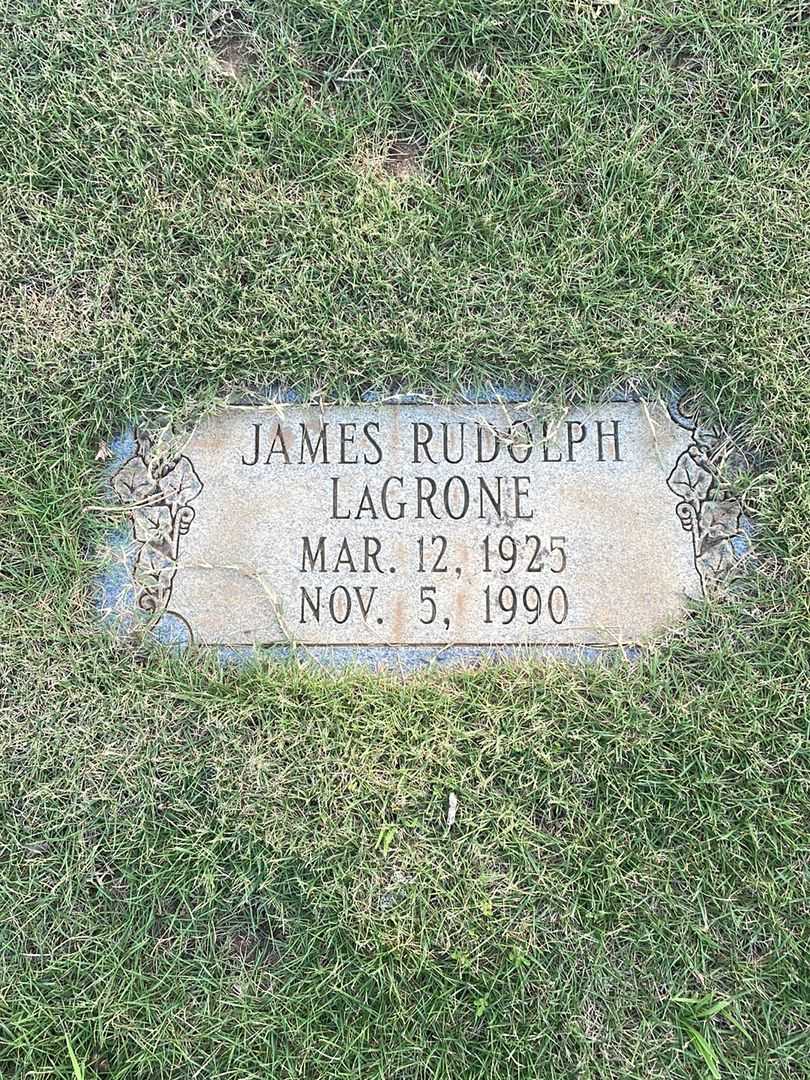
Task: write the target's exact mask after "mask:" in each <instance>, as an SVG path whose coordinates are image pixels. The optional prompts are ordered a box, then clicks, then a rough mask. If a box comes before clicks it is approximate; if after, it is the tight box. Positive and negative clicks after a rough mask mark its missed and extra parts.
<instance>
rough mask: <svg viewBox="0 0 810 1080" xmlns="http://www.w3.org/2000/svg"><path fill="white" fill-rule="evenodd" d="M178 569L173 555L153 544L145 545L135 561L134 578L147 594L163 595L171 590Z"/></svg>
mask: <svg viewBox="0 0 810 1080" xmlns="http://www.w3.org/2000/svg"><path fill="white" fill-rule="evenodd" d="M176 569H177V568H176V566H175V563H174V560H173V559H172V557H171V555H169V554H167V552H165V551H164V550H162V549H161V548H159V547H155V546H153V545H152V544H144V546H143V547H142V548H141V550H140V552H139V553H138V558H137V559H136V560H135V570H134V574H133V577H134V579H135V583H136V584H137V585H139V586H140V587H141V588H142V589H143V590H144V591H145V592H157V593H162V592H164V591H165V590H169V589H171V585H172V579H173V578H174V575H175V571H176Z"/></svg>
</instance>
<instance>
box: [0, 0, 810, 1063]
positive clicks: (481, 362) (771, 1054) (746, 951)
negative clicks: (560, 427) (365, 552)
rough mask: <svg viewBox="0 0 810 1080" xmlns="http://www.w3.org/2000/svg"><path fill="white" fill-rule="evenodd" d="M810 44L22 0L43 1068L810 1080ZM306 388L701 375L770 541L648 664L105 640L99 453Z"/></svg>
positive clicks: (31, 1040) (596, 387)
mask: <svg viewBox="0 0 810 1080" xmlns="http://www.w3.org/2000/svg"><path fill="white" fill-rule="evenodd" d="M809 55H810V18H809V16H808V11H807V8H806V5H804V4H802V3H799V2H798V0H795V2H794V0H785V2H782V3H773V2H759V0H736V2H728V0H709V2H707V3H698V2H697V0H686V2H684V3H681V4H678V5H670V4H664V3H632V2H624V0H620V2H619V3H593V4H591V3H586V2H584V0H583V2H579V0H566V2H562V0H555V2H553V3H550V4H547V5H536V4H533V3H532V4H530V3H516V2H514V0H510V2H502V0H490V2H489V3H487V4H483V3H480V2H479V0H464V2H459V3H451V2H449V0H434V2H433V3H428V2H427V0H414V2H412V3H408V4H403V5H392V4H388V3H383V2H380V0H376V2H371V3H362V2H360V3H349V2H348V0H344V2H335V0H326V2H322V3H310V4H306V3H299V2H289V3H278V4H272V5H259V4H256V3H243V4H240V5H239V7H238V9H237V8H236V7H233V8H228V7H227V5H203V4H201V5H190V4H187V3H179V2H176V3H167V2H165V0H157V2H155V3H152V4H141V5H139V4H136V3H119V2H113V3H107V4H103V3H101V2H100V0H83V2H74V3H54V2H53V0H42V2H37V3H35V2H29V3H19V2H17V0H11V2H9V3H7V4H5V5H4V6H3V7H2V10H0V76H2V77H1V78H0V121H2V123H0V239H1V240H2V243H0V260H2V263H1V265H2V274H0V288H2V293H3V296H2V305H0V336H1V337H2V354H0V355H1V356H2V370H1V371H0V391H2V393H1V394H0V401H2V406H0V417H2V420H1V421H0V454H2V465H0V552H2V554H1V555H0V567H1V568H2V581H3V598H2V604H1V605H0V680H2V682H1V683H0V800H1V802H0V810H1V811H2V823H3V828H2V830H1V831H0V1076H2V1077H3V1078H5V1077H15V1078H16V1077H31V1078H34V1077H36V1078H40V1077H74V1080H75V1078H76V1077H78V1076H85V1077H86V1078H88V1080H89V1078H92V1077H96V1076H106V1077H115V1078H119V1077H120V1078H124V1077H126V1078H138V1080H143V1078H153V1077H154V1078H158V1077H160V1078H161V1080H163V1078H171V1080H173V1078H178V1080H179V1078H186V1077H208V1076H211V1077H221V1078H227V1080H246V1078H253V1077H256V1078H265V1077H272V1078H273V1080H285V1078H287V1077H301V1078H304V1077H306V1078H307V1080H310V1078H312V1080H314V1078H321V1077H324V1078H329V1080H344V1078H345V1080H348V1078H350V1077H351V1078H358V1077H362V1078H364V1080H365V1078H373V1077H379V1078H381V1080H382V1078H385V1080H392V1078H395V1077H397V1078H398V1077H402V1078H422V1077H425V1078H427V1077H430V1078H433V1077H436V1078H447V1080H451V1078H452V1080H463V1078H467V1077H469V1078H478V1077H492V1078H495V1077H498V1078H500V1077H504V1078H507V1077H508V1078H510V1080H511V1078H521V1077H522V1078H527V1080H528V1078H535V1077H537V1078H549V1080H559V1078H567V1077H571V1078H574V1077H576V1078H585V1077H594V1078H603V1077H609V1078H614V1077H615V1078H620V1077H621V1078H628V1080H630V1078H642V1077H643V1078H652V1077H661V1078H667V1080H669V1078H672V1080H686V1078H702V1077H716V1076H721V1077H724V1078H725V1077H729V1078H730V1077H735V1078H739V1080H751V1078H769V1080H770V1078H780V1080H781V1078H791V1080H792V1078H794V1077H804V1076H810V1044H809V1042H808V1030H809V1028H808V1025H809V1024H810V989H808V975H809V974H810V972H808V966H809V965H808V954H809V953H810V940H809V938H810V935H808V922H810V897H808V834H809V832H810V792H809V791H808V779H809V778H810V762H808V743H807V738H808V719H807V686H808V670H809V669H810V664H808V653H807V649H808V645H807V641H808V588H807V582H808V569H809V568H810V567H809V565H808V564H809V562H810V560H808V554H807V522H808V511H809V510H810V484H809V483H808V481H809V480H810V469H809V468H808V465H809V464H810V463H809V462H808V451H807V447H808V437H809V436H810V431H809V430H808V428H809V427H810V424H808V415H809V414H810V376H809V375H808V366H807V350H808V337H809V336H810V335H808V320H807V300H806V297H807V289H808V282H809V280H810V275H808V258H810V256H809V255H808V253H809V252H810V212H808V211H809V210H810V207H808V201H810V200H808V190H810V189H809V186H808V179H807V158H808V116H809V115H810V109H808V103H809V98H810V95H809V94H808V89H809V87H808V82H809V75H810V63H809V62H808V56H809ZM270 380H278V381H281V382H282V383H284V384H285V385H287V386H292V387H295V388H297V389H298V390H299V391H300V392H302V393H305V394H308V395H312V396H313V397H319V396H325V397H331V398H340V399H344V400H345V399H348V398H350V397H351V396H353V395H355V396H356V395H357V394H358V393H360V392H363V391H368V390H390V389H392V388H394V387H401V388H406V389H410V390H421V391H423V392H425V393H428V394H430V395H432V396H434V397H436V398H441V399H445V398H448V397H450V396H452V394H453V392H454V391H455V390H457V389H458V388H466V387H470V386H481V385H485V384H487V383H490V382H495V383H496V384H498V385H502V384H503V383H505V382H512V383H522V382H526V381H528V382H530V383H532V384H534V385H539V386H540V387H541V392H542V393H544V394H545V396H546V397H548V398H549V399H550V400H559V399H560V398H564V397H566V396H572V397H582V396H584V397H595V396H599V395H604V394H609V393H610V392H611V391H612V390H613V389H615V388H616V387H618V386H627V385H631V386H635V387H638V388H646V389H648V390H649V392H651V393H654V392H658V391H660V392H669V390H670V389H671V388H672V387H673V386H679V387H698V388H700V389H702V390H703V392H704V396H705V398H706V400H707V401H708V402H709V403H716V404H717V405H718V406H719V408H720V409H721V411H722V414H723V416H724V417H725V418H726V419H727V421H728V422H729V423H730V424H731V425H733V427H734V428H735V430H736V431H737V432H738V434H739V438H740V440H741V442H742V443H743V445H744V447H745V452H746V454H747V456H748V460H749V468H748V470H747V471H746V473H745V474H744V475H743V477H742V478H741V480H740V486H741V489H742V491H743V493H744V494H745V497H746V499H747V502H748V506H749V508H750V511H751V514H752V517H753V519H754V521H755V522H756V526H757V533H758V534H757V537H756V551H757V561H756V564H754V565H752V566H751V569H750V574H749V577H748V578H747V579H746V582H745V585H744V588H742V590H741V591H740V592H739V593H738V594H737V595H735V596H733V597H730V598H728V599H726V600H725V601H724V602H722V603H718V604H713V605H711V606H704V607H703V608H701V609H700V610H699V611H697V612H696V613H695V614H694V616H693V617H692V618H690V620H689V621H688V623H687V624H686V625H685V627H684V629H683V632H679V633H678V634H676V635H672V636H671V637H670V638H668V639H667V640H665V641H662V642H660V643H658V644H657V645H655V646H654V647H651V648H649V649H648V650H645V652H644V654H643V655H642V657H641V659H640V660H639V661H638V662H637V663H635V664H632V665H630V664H627V663H625V662H623V661H618V662H616V663H615V664H613V665H608V666H602V667H588V668H584V667H570V666H565V665H559V664H539V665H526V664H522V665H514V666H512V667H497V666H484V667H482V668H481V669H480V670H474V671H459V672H452V673H436V672H428V673H426V674H424V675H421V676H418V677H415V678H411V679H408V680H400V679H398V678H396V677H395V676H386V677H382V678H381V677H377V676H372V675H369V674H368V673H363V672H350V673H344V674H341V675H339V676H337V675H335V674H334V673H329V672H324V671H320V670H312V669H309V668H306V667H302V666H301V665H300V664H298V663H297V662H290V663H288V664H285V665H278V664H274V663H271V662H269V661H267V660H261V659H260V660H258V661H257V662H256V663H255V664H254V665H252V666H248V667H246V668H242V669H236V668H230V669H222V668H220V667H218V666H217V665H216V664H215V663H214V662H213V661H212V660H211V659H210V658H205V657H200V656H191V655H187V656H185V657H181V658H172V657H169V656H167V655H166V654H165V653H161V652H160V651H152V652H149V653H148V654H147V655H145V656H143V655H141V654H139V653H137V652H136V651H135V650H133V649H131V648H122V647H121V646H120V645H116V644H115V643H114V642H112V641H110V640H108V639H106V638H105V637H103V636H102V635H100V633H99V630H98V627H97V623H96V619H95V614H94V609H93V603H92V583H93V580H94V576H95V574H96V573H97V569H98V567H97V560H96V558H95V552H96V551H97V550H98V545H99V543H100V540H101V537H102V534H103V528H104V522H103V520H102V519H101V517H100V515H98V514H95V513H93V512H91V511H89V510H87V507H88V506H91V505H94V504H97V503H98V502H99V500H100V499H101V498H103V462H102V461H97V460H96V457H97V454H98V453H99V450H100V449H101V450H102V454H101V456H102V457H103V444H104V443H107V442H109V441H110V440H112V438H113V437H114V436H115V434H116V433H117V432H120V431H121V430H122V429H123V428H125V427H126V426H127V424H128V423H130V422H131V421H132V420H134V419H136V418H144V417H146V418H149V417H150V416H156V415H158V414H159V413H160V412H161V411H164V410H170V411H172V412H173V413H174V414H175V415H177V416H187V415H191V414H193V412H194V409H195V408H202V407H206V406H208V405H210V403H211V402H212V401H213V400H215V399H216V398H217V397H219V396H221V395H223V394H224V393H226V392H227V391H228V390H230V389H232V388H241V387H245V386H254V385H257V384H265V383H267V382H268V381H270ZM451 793H453V794H455V795H456V796H457V798H458V817H457V820H456V823H455V824H454V826H453V827H452V829H448V828H447V827H446V824H445V822H446V813H447V806H448V800H449V797H450V794H451Z"/></svg>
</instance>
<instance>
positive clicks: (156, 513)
mask: <svg viewBox="0 0 810 1080" xmlns="http://www.w3.org/2000/svg"><path fill="white" fill-rule="evenodd" d="M132 531H133V534H134V536H135V539H136V540H139V541H140V542H141V543H149V544H166V545H169V544H171V538H172V512H171V510H170V509H169V507H168V506H142V507H139V508H138V509H137V510H133V511H132Z"/></svg>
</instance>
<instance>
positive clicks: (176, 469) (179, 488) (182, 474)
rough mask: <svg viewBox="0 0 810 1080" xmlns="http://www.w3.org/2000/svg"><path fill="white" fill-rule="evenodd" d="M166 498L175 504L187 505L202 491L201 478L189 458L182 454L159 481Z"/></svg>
mask: <svg viewBox="0 0 810 1080" xmlns="http://www.w3.org/2000/svg"><path fill="white" fill-rule="evenodd" d="M158 483H159V484H160V490H161V491H162V492H163V497H164V500H165V501H166V502H167V503H170V504H172V505H174V506H186V505H187V504H188V503H190V502H191V501H192V499H196V498H197V496H198V495H199V494H200V492H201V491H202V484H201V482H200V478H199V477H198V476H197V474H196V472H195V471H194V466H193V465H192V464H191V462H190V461H189V459H188V458H187V457H185V456H181V457H179V458H178V459H177V461H176V462H175V464H174V466H173V467H172V468H171V469H170V470H169V471H168V472H167V473H166V474H165V476H162V477H161V478H160V480H159V481H158Z"/></svg>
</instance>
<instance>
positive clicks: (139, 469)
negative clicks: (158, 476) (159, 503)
mask: <svg viewBox="0 0 810 1080" xmlns="http://www.w3.org/2000/svg"><path fill="white" fill-rule="evenodd" d="M111 483H112V486H113V489H114V490H115V493H116V495H117V496H118V498H119V499H120V500H121V502H123V503H137V502H143V501H144V499H146V498H148V497H149V496H150V495H151V494H152V493H153V492H154V490H155V484H154V481H153V480H152V478H151V477H150V475H149V470H148V469H147V467H146V462H145V461H144V460H143V458H142V457H138V456H137V455H136V456H135V457H131V458H130V459H129V461H125V462H124V464H123V465H122V466H121V468H120V469H119V470H118V472H117V473H116V474H115V475H114V476H113V478H112V481H111Z"/></svg>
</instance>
